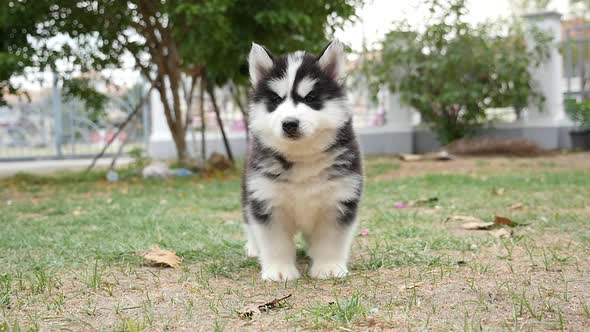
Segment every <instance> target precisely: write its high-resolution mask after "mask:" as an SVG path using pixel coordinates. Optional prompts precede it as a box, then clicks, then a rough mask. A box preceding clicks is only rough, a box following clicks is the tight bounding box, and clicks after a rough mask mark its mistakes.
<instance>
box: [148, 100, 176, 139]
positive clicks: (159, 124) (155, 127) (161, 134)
mask: <svg viewBox="0 0 590 332" xmlns="http://www.w3.org/2000/svg"><path fill="white" fill-rule="evenodd" d="M150 107H151V111H152V112H151V113H152V114H151V116H152V128H151V133H150V141H151V142H153V141H164V140H171V139H172V134H171V133H170V128H168V123H167V122H166V115H165V114H164V105H163V104H162V101H161V100H160V93H159V92H158V91H156V90H155V89H152V91H151V92H150Z"/></svg>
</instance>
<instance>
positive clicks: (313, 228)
mask: <svg viewBox="0 0 590 332" xmlns="http://www.w3.org/2000/svg"><path fill="white" fill-rule="evenodd" d="M249 66H250V78H251V81H252V85H253V92H252V96H251V103H250V110H249V121H250V123H249V126H250V132H251V139H250V140H249V143H248V153H247V158H246V165H245V171H244V178H243V181H242V206H243V212H244V221H245V223H244V228H245V233H246V235H247V240H248V243H247V245H246V253H247V255H248V256H251V257H258V258H259V261H260V264H261V266H262V279H265V280H273V281H285V280H294V279H297V278H299V276H300V273H299V271H298V270H297V267H296V266H295V244H294V236H295V234H296V233H297V232H301V233H302V234H303V237H304V239H305V241H306V243H307V253H308V255H309V256H310V257H311V259H312V265H311V268H310V270H309V276H311V277H313V278H321V279H324V278H331V277H342V276H345V275H346V274H347V273H348V270H347V267H346V264H347V261H348V256H349V252H350V247H351V243H352V238H353V234H354V229H355V224H356V216H357V209H358V205H359V201H360V198H361V193H362V187H363V175H362V159H361V154H360V151H359V147H358V144H357V140H356V137H355V134H354V130H353V127H352V113H351V110H350V107H349V106H348V103H347V101H346V96H345V92H344V90H343V85H342V81H343V75H344V72H343V71H344V68H343V66H344V51H343V48H342V45H341V44H340V43H338V42H332V43H330V45H328V47H327V48H326V49H325V50H324V52H322V54H321V55H320V56H314V55H311V54H308V53H305V52H303V51H298V52H295V53H291V54H288V55H286V56H282V57H274V56H272V55H271V54H270V53H269V52H268V51H267V50H266V49H265V48H264V47H262V46H260V45H257V44H252V50H251V51H250V56H249Z"/></svg>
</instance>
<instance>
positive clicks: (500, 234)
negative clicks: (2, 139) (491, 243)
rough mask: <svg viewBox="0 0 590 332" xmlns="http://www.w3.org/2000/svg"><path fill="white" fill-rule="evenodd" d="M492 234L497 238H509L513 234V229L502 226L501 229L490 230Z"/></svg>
mask: <svg viewBox="0 0 590 332" xmlns="http://www.w3.org/2000/svg"><path fill="white" fill-rule="evenodd" d="M490 234H491V235H493V236H495V237H497V238H500V239H503V238H509V237H511V236H512V230H510V229H506V228H500V229H496V230H493V231H490Z"/></svg>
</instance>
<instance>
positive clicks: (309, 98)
mask: <svg viewBox="0 0 590 332" xmlns="http://www.w3.org/2000/svg"><path fill="white" fill-rule="evenodd" d="M304 99H305V102H307V103H311V102H314V101H316V100H317V98H316V96H315V95H314V94H312V93H308V94H307V96H305V98H304Z"/></svg>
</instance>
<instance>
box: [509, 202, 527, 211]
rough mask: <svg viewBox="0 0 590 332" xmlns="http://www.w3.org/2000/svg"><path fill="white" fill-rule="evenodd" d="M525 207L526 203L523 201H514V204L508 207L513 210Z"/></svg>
mask: <svg viewBox="0 0 590 332" xmlns="http://www.w3.org/2000/svg"><path fill="white" fill-rule="evenodd" d="M523 207H524V205H523V204H522V203H514V204H512V205H510V206H509V207H508V208H509V209H512V210H518V209H522V208H523Z"/></svg>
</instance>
